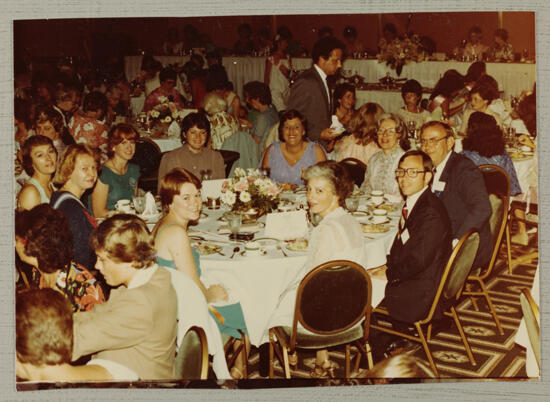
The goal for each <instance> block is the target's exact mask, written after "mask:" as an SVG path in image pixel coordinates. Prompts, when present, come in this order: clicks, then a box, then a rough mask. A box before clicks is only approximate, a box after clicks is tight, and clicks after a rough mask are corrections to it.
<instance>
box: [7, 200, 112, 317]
mask: <svg viewBox="0 0 550 402" xmlns="http://www.w3.org/2000/svg"><path fill="white" fill-rule="evenodd" d="M15 250H16V251H17V254H18V256H19V258H20V259H21V261H23V262H25V263H27V264H29V265H30V266H32V267H33V268H34V269H33V276H34V278H31V280H30V283H38V284H39V285H38V286H39V287H40V288H51V289H54V290H56V291H57V292H59V293H61V294H63V295H64V296H65V297H67V299H68V300H69V301H70V302H71V305H72V307H73V311H87V310H91V309H92V308H93V307H94V306H95V305H96V304H100V303H103V301H104V300H105V297H104V295H103V290H102V288H101V286H100V283H99V282H98V281H97V280H96V278H94V276H93V275H92V274H91V273H90V272H89V271H88V270H87V269H86V268H85V267H83V266H82V265H80V264H78V263H76V262H74V261H73V236H72V235H71V231H70V229H69V224H68V222H67V218H66V217H65V215H64V214H63V212H61V211H58V210H55V209H53V208H52V207H51V206H49V205H48V204H40V205H37V206H36V207H34V208H33V209H31V210H29V211H23V212H18V213H17V214H16V216H15Z"/></svg>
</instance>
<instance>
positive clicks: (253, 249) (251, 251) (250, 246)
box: [244, 241, 260, 255]
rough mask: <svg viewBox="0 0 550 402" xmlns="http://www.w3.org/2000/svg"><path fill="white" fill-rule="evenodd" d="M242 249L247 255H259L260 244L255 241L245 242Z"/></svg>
mask: <svg viewBox="0 0 550 402" xmlns="http://www.w3.org/2000/svg"><path fill="white" fill-rule="evenodd" d="M244 250H245V251H246V254H247V255H260V244H259V243H258V242H256V241H249V242H246V243H245V245H244Z"/></svg>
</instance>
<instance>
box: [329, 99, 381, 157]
mask: <svg viewBox="0 0 550 402" xmlns="http://www.w3.org/2000/svg"><path fill="white" fill-rule="evenodd" d="M383 113H384V110H383V109H382V107H381V106H380V105H379V104H377V103H371V102H368V103H365V104H364V105H363V106H361V107H360V108H359V109H358V110H357V111H356V112H355V113H354V115H353V117H352V118H351V120H350V122H349V126H348V130H349V131H350V132H351V135H346V136H345V137H343V138H342V139H340V140H339V141H338V142H336V144H335V145H334V150H335V151H336V160H338V161H341V160H343V159H345V158H355V159H359V160H360V161H361V162H363V163H364V164H365V165H367V164H368V162H369V160H370V158H371V157H372V156H373V155H374V154H375V153H376V152H378V151H379V150H380V147H379V146H378V144H377V142H376V130H377V122H378V118H379V117H380V116H381V115H382V114H383Z"/></svg>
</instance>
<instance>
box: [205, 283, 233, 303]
mask: <svg viewBox="0 0 550 402" xmlns="http://www.w3.org/2000/svg"><path fill="white" fill-rule="evenodd" d="M227 300H229V296H228V295H227V290H225V288H224V287H223V286H222V285H212V286H210V287H209V288H208V290H207V291H206V301H207V303H214V302H217V301H227Z"/></svg>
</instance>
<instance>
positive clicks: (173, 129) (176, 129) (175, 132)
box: [168, 120, 181, 137]
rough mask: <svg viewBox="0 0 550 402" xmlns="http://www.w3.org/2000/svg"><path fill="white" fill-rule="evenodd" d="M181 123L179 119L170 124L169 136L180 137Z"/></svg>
mask: <svg viewBox="0 0 550 402" xmlns="http://www.w3.org/2000/svg"><path fill="white" fill-rule="evenodd" d="M180 132H181V130H180V125H179V124H178V122H177V121H175V120H174V121H173V122H172V124H170V126H168V136H169V137H179V136H180Z"/></svg>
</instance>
